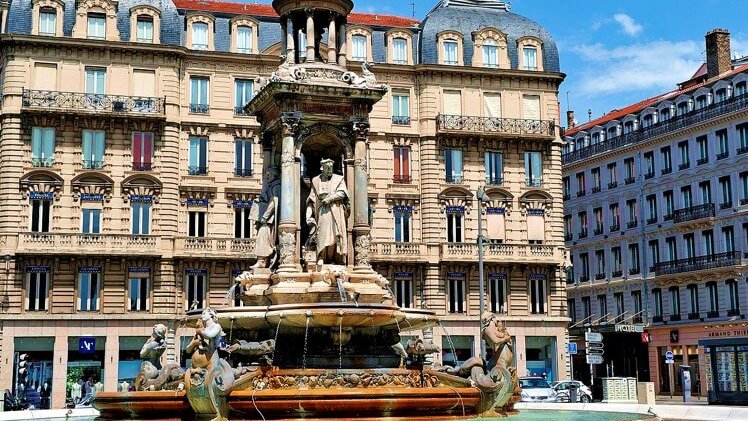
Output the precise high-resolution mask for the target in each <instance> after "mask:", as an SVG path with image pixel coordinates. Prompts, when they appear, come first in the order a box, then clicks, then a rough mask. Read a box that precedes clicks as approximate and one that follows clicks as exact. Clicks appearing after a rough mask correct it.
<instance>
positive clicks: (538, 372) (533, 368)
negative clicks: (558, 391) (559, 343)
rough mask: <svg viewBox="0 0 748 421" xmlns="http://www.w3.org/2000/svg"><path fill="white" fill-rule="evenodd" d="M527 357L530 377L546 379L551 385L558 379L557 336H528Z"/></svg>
mask: <svg viewBox="0 0 748 421" xmlns="http://www.w3.org/2000/svg"><path fill="white" fill-rule="evenodd" d="M525 341H526V346H525V355H527V371H528V373H529V375H530V376H538V377H543V378H545V379H546V380H547V381H548V382H549V383H551V382H553V381H555V380H557V379H558V374H557V373H558V361H557V358H556V354H557V352H556V337H555V336H528V337H527V338H526V340H525Z"/></svg>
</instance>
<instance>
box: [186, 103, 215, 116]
mask: <svg viewBox="0 0 748 421" xmlns="http://www.w3.org/2000/svg"><path fill="white" fill-rule="evenodd" d="M190 113H192V114H210V105H208V104H190Z"/></svg>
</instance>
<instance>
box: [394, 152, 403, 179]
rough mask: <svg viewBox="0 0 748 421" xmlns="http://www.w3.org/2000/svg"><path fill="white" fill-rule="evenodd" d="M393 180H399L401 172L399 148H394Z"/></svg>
mask: <svg viewBox="0 0 748 421" xmlns="http://www.w3.org/2000/svg"><path fill="white" fill-rule="evenodd" d="M394 151H395V180H399V179H400V174H402V172H401V171H400V148H395V149H394Z"/></svg>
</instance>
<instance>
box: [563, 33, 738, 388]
mask: <svg viewBox="0 0 748 421" xmlns="http://www.w3.org/2000/svg"><path fill="white" fill-rule="evenodd" d="M706 47H707V48H706V51H707V60H706V63H704V65H703V66H702V67H701V68H700V69H699V70H698V72H696V74H694V76H693V77H692V79H690V80H688V81H686V82H683V83H682V84H680V85H679V86H678V88H677V89H675V90H673V91H672V92H668V93H665V94H662V95H658V96H656V97H653V98H650V99H647V100H644V101H642V102H639V103H637V104H633V105H631V106H629V107H625V108H623V109H622V110H618V111H613V112H611V113H609V114H607V115H605V116H603V117H602V118H599V119H596V120H593V121H591V122H589V123H585V124H583V125H578V126H574V120H573V114H571V115H569V122H568V124H569V127H570V128H569V129H568V130H566V132H565V135H566V141H567V145H566V146H565V151H564V152H565V153H564V155H563V162H564V178H563V186H564V187H563V194H564V198H565V232H566V234H565V238H566V240H567V241H566V242H567V245H568V246H569V248H570V253H571V259H572V262H573V272H572V274H571V275H570V276H569V277H568V278H567V280H568V281H569V285H568V288H567V290H568V295H569V297H568V299H569V303H568V305H569V315H570V317H571V319H572V329H571V333H572V335H575V334H576V335H579V336H580V338H581V337H582V331H584V330H587V329H588V328H591V329H593V330H597V331H601V332H604V334H605V335H606V336H607V337H608V339H607V340H606V344H607V345H609V346H608V347H606V353H605V358H606V365H607V366H608V369H607V370H606V369H605V368H604V367H602V366H598V369H597V370H598V371H597V372H598V373H606V372H608V373H609V372H610V369H611V361H612V364H613V365H614V373H613V374H614V375H626V376H637V377H639V379H640V380H644V381H650V380H651V381H652V382H654V384H655V389H656V392H657V393H663V394H666V393H670V392H675V393H680V390H681V384H680V375H679V372H678V369H677V367H678V365H679V364H680V365H687V366H690V367H691V375H692V378H694V379H699V380H700V382H696V383H695V384H696V385H699V384H700V385H701V390H699V391H698V392H700V393H701V394H702V395H706V393H707V389H708V388H707V385H708V384H710V383H711V382H710V380H711V379H709V378H708V376H707V374H706V373H707V370H706V366H707V365H710V364H711V362H710V361H708V360H706V359H705V354H704V349H703V347H700V346H699V344H698V341H699V340H700V339H705V338H709V337H714V336H745V331H744V330H743V332H742V333H741V332H739V330H740V329H744V327H745V326H746V322H745V314H746V312H748V310H747V309H746V304H747V303H748V285H746V278H747V276H748V259H747V258H746V255H745V252H746V251H748V243H747V242H746V241H748V240H747V239H748V172H747V171H746V169H747V168H748V90H747V89H746V82H747V81H748V66H746V65H745V62H744V61H743V62H742V63H741V62H740V61H735V62H731V59H730V57H731V54H730V35H729V33H728V32H727V31H724V30H715V31H712V32H710V33H709V34H707V36H706ZM580 342H583V340H581V339H580ZM609 351H610V352H609ZM668 352H672V353H673V357H674V358H673V359H674V364H668V363H667V362H666V358H665V357H666V354H667V353H668ZM741 355H742V354H741ZM578 358H579V359H578V360H575V363H577V364H575V367H578V369H577V370H575V371H577V376H578V378H589V373H588V372H587V371H586V369H587V366H586V365H585V363H584V355H582V354H580V355H579V356H578ZM741 358H744V356H743V357H741ZM674 367H675V369H674ZM725 382H726V383H724V385H728V384H729V386H726V387H730V388H733V387H738V383H735V382H733V383H730V381H729V380H725ZM721 384H722V383H721ZM709 387H711V386H709ZM735 391H737V390H735Z"/></svg>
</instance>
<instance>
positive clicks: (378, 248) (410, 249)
mask: <svg viewBox="0 0 748 421" xmlns="http://www.w3.org/2000/svg"><path fill="white" fill-rule="evenodd" d="M427 254H428V249H427V247H426V244H423V243H372V245H371V260H373V261H396V262H414V261H418V262H420V261H426V260H427Z"/></svg>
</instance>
